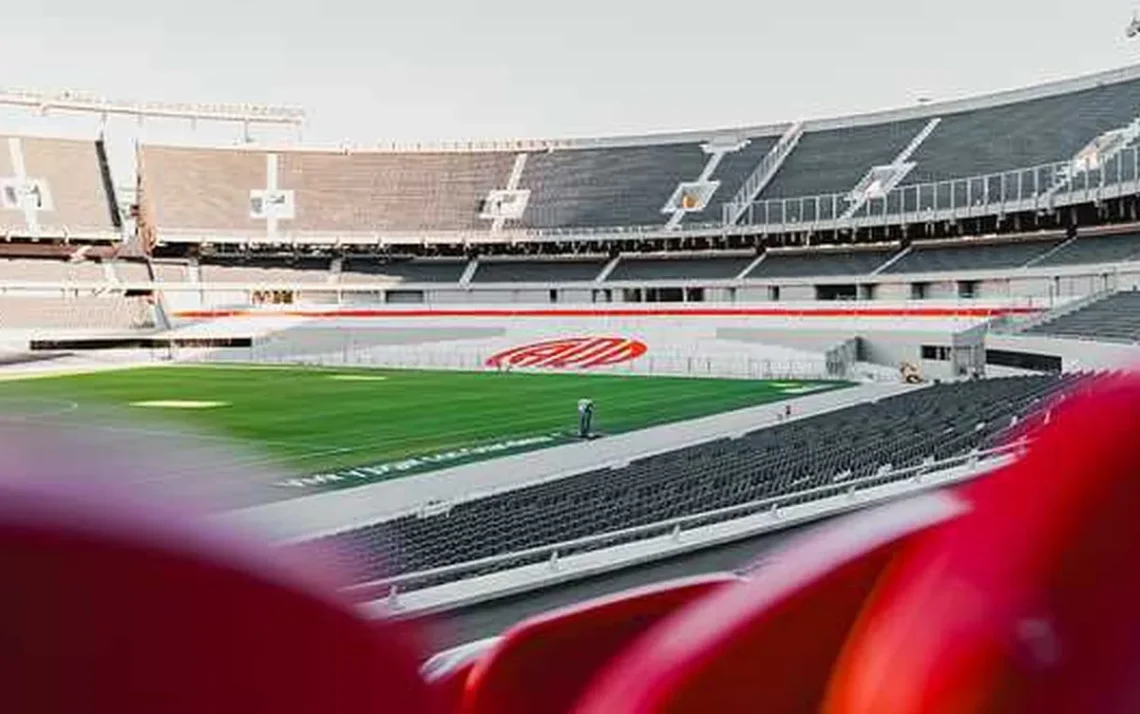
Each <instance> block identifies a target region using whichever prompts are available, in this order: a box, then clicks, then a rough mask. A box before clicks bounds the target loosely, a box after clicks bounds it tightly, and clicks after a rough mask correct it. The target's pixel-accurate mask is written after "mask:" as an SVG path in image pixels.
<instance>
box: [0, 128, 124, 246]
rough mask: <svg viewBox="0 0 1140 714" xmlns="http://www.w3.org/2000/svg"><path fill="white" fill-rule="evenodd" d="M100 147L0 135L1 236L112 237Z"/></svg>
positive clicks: (112, 212)
mask: <svg viewBox="0 0 1140 714" xmlns="http://www.w3.org/2000/svg"><path fill="white" fill-rule="evenodd" d="M111 185H112V184H111V179H110V173H109V170H108V168H107V163H106V160H105V153H104V151H103V145H102V142H97V141H78V140H72V139H47V138H40V137H30V136H12V135H3V134H0V236H3V235H6V234H8V235H21V236H33V237H38V236H40V235H43V236H63V235H76V236H80V235H87V236H90V237H107V236H114V235H115V234H116V233H117V232H118V228H119V225H120V219H119V216H118V209H117V208H116V206H115V197H114V195H113V194H112V192H111V189H110V186H111Z"/></svg>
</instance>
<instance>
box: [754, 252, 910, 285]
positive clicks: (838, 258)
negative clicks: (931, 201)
mask: <svg viewBox="0 0 1140 714" xmlns="http://www.w3.org/2000/svg"><path fill="white" fill-rule="evenodd" d="M896 251H897V248H886V249H865V250H845V251H840V250H811V251H781V250H770V251H768V252H767V254H765V256H764V260H762V261H760V262H759V263H758V264H757V265H756V267H755V268H753V269H752V270H751V271H749V273H748V275H746V276H745V277H746V278H749V279H756V278H803V277H814V276H817V275H818V276H825V275H868V274H870V273H871V272H873V271H874V270H875V269H876V268H878V267H879V266H880V265H883V264H884V263H886V262H887V261H888V260H890V258H891V256H892V255H894V254H895V252H896Z"/></svg>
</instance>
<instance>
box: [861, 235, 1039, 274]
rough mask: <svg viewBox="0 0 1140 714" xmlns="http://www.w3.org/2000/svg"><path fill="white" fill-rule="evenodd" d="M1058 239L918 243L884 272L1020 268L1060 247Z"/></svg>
mask: <svg viewBox="0 0 1140 714" xmlns="http://www.w3.org/2000/svg"><path fill="white" fill-rule="evenodd" d="M1060 243H1061V241H1060V240H1059V239H1055V240H1043V241H1017V242H1012V241H1006V242H1004V243H990V244H987V243H971V242H968V241H961V242H958V243H942V244H938V245H933V246H925V245H923V244H922V243H915V244H914V246H913V247H912V248H911V251H910V252H909V253H907V254H906V255H904V256H902V257H901V258H899V259H898V260H897V261H895V262H894V263H891V264H890V265H889V266H887V267H886V268H885V269H884V270H883V272H884V273H937V272H948V271H955V270H998V269H1002V268H1019V267H1021V266H1023V265H1025V264H1026V263H1028V262H1030V261H1031V260H1033V259H1034V258H1036V257H1038V256H1041V255H1044V254H1045V253H1047V252H1049V251H1050V250H1052V249H1053V248H1056V247H1057V246H1058V245H1060Z"/></svg>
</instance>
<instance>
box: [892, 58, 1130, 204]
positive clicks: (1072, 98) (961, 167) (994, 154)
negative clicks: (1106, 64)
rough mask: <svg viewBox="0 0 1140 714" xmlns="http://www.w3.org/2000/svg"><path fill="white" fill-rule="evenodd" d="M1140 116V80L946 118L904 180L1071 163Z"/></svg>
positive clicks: (944, 117) (925, 144) (960, 175)
mask: <svg viewBox="0 0 1140 714" xmlns="http://www.w3.org/2000/svg"><path fill="white" fill-rule="evenodd" d="M1138 115H1140V81H1138V80H1132V81H1128V82H1122V83H1114V84H1106V85H1103V86H1099V87H1096V88H1092V89H1086V90H1083V91H1077V92H1066V93H1064V94H1059V95H1055V96H1051V97H1042V98H1039V99H1032V100H1029V101H1023V102H1017V103H1014V104H1006V105H1004V106H995V107H989V108H986V109H977V110H973V111H966V112H960V113H956V114H948V115H943V116H942V122H941V123H940V124H939V125H938V128H937V129H936V130H935V131H934V133H933V134H931V135H930V137H929V138H927V140H926V141H925V142H924V143H923V144H922V146H920V147H919V148H918V150H917V151H915V153H914V155H913V156H912V157H911V160H912V161H914V162H915V163H916V164H917V165H916V166H915V168H914V170H912V171H911V172H910V174H909V175H907V177H906V179H904V181H903V183H904V184H912V183H921V182H926V181H945V180H947V179H952V178H962V177H966V176H976V175H980V174H987V173H996V172H999V171H1009V170H1013V169H1019V168H1030V167H1033V166H1037V165H1039V164H1044V163H1048V162H1053V161H1067V160H1069V159H1070V158H1072V157H1073V156H1074V155H1075V154H1076V153H1077V152H1078V151H1080V150H1081V149H1082V148H1084V146H1085V145H1086V144H1088V143H1089V142H1090V141H1091V140H1092V139H1094V138H1095V137H1097V136H1098V135H1100V134H1102V133H1103V132H1105V131H1108V130H1110V129H1116V128H1119V127H1122V126H1124V125H1126V124H1128V123H1129V122H1131V121H1132V120H1133V119H1135V118H1136V117H1137V116H1138Z"/></svg>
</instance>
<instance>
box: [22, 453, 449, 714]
mask: <svg viewBox="0 0 1140 714" xmlns="http://www.w3.org/2000/svg"><path fill="white" fill-rule="evenodd" d="M2 442H3V440H2V439H0V445H3V446H5V447H7V448H8V449H9V450H8V451H2V450H0V453H3V454H4V455H5V456H7V455H10V454H12V453H14V450H15V449H17V448H18V445H16V444H12V443H2ZM86 458H88V459H91V456H90V455H88V456H87V457H86ZM5 463H18V460H13V461H11V462H8V461H5ZM25 466H27V463H26V462H25ZM91 468H92V469H97V468H98V462H97V460H95V461H93V462H92V467H91ZM21 475H23V476H30V475H31V474H30V473H24V474H21ZM8 476H9V474H8V473H5V467H4V464H0V572H2V573H3V583H4V585H3V587H2V588H0V609H2V610H3V612H4V613H5V617H4V623H3V625H0V672H3V682H4V684H3V686H2V687H0V711H4V712H69V711H71V712H78V711H85V712H115V713H116V714H132V713H134V712H140V713H141V712H167V713H171V714H178V713H180V712H185V713H186V714H191V713H193V714H201V713H202V712H222V713H224V712H240V713H242V714H246V713H248V712H262V711H263V712H276V713H277V714H282V713H289V712H297V713H298V714H301V713H302V712H305V713H311V712H327V713H329V714H335V713H346V714H349V713H351V714H356V713H363V712H384V711H388V712H400V713H401V714H418V713H420V712H426V711H428V699H427V690H426V687H425V685H424V684H423V682H422V680H421V679H420V677H419V673H418V670H417V667H416V664H417V662H418V656H417V653H416V651H415V650H416V645H415V638H414V635H413V633H412V632H411V631H409V630H406V629H405V628H406V626H403V625H401V626H397V625H395V624H391V623H383V622H381V623H372V622H368V621H366V620H363V619H362V618H361V617H359V616H358V615H357V614H356V613H355V612H354V611H353V610H352V609H351V608H350V607H349V606H348V605H346V604H344V603H342V602H340V601H339V600H337V599H336V598H335V597H333V596H332V595H331V594H330V593H331V591H330V590H328V589H326V587H325V586H324V584H323V583H322V582H321V581H320V579H319V578H313V577H310V574H308V573H306V572H304V571H301V570H297V569H296V568H294V567H292V566H291V565H288V564H285V563H282V562H280V561H278V560H277V555H276V554H275V553H274V552H272V551H269V550H267V549H265V548H262V547H259V546H258V545H257V544H253V543H250V542H247V541H242V540H238V539H234V538H227V537H224V536H221V535H219V534H218V533H217V532H216V531H213V530H212V529H211V530H209V531H207V530H203V529H202V528H200V527H199V526H198V525H196V524H194V523H192V522H189V521H182V520H180V518H179V517H178V515H177V514H171V513H167V512H163V511H161V510H155V509H151V508H145V507H140V506H137V505H128V504H127V503H126V502H125V501H124V500H122V499H115V500H112V499H110V498H105V497H100V496H99V495H98V494H93V493H90V492H86V493H84V492H81V489H79V488H74V487H69V486H66V485H53V486H52V487H50V488H48V487H41V486H39V485H37V484H36V483H35V479H32V478H26V479H19V480H18V481H17V480H16V479H15V478H8Z"/></svg>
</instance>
